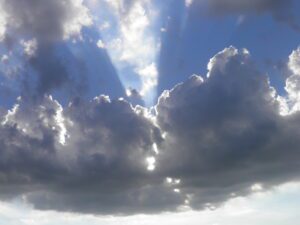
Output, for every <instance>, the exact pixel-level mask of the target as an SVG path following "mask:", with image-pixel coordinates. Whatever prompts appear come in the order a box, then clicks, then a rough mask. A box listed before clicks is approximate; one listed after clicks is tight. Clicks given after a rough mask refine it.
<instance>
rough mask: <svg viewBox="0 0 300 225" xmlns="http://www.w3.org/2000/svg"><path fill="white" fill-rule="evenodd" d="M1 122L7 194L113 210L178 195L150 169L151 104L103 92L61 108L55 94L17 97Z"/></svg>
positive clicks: (154, 136)
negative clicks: (135, 104) (135, 105)
mask: <svg viewBox="0 0 300 225" xmlns="http://www.w3.org/2000/svg"><path fill="white" fill-rule="evenodd" d="M33 104H34V105H33ZM0 129H1V131H0V135H1V136H0V144H1V150H0V155H1V162H0V167H1V169H0V174H1V176H0V178H1V179H0V182H1V188H0V195H1V196H2V198H3V199H6V198H12V197H18V196H19V198H21V199H23V200H24V201H25V202H28V203H31V204H33V205H34V206H35V207H36V208H39V209H54V210H62V211H77V212H88V213H110V214H112V213H135V212H138V211H140V212H142V211H145V210H146V209H147V210H148V211H155V210H156V205H162V206H166V205H170V207H172V205H176V204H171V203H170V202H174V201H179V200H178V199H176V198H175V199H174V198H171V197H170V196H172V195H173V193H172V191H171V190H169V189H168V188H166V187H164V186H159V185H158V184H157V183H159V182H158V181H157V180H156V179H155V178H153V177H151V173H150V172H149V171H148V170H147V166H148V165H147V160H146V159H147V158H149V157H152V158H154V155H155V152H154V151H153V144H154V143H159V142H160V141H161V137H160V131H159V129H158V128H157V127H156V126H155V125H153V123H152V122H151V120H150V119H149V118H148V117H147V116H146V111H145V109H143V108H141V107H138V108H137V109H134V108H132V106H131V105H130V104H129V103H128V102H126V101H124V100H117V101H111V100H110V99H109V98H108V97H107V96H99V97H96V98H95V99H94V100H92V101H91V102H84V101H82V100H79V99H77V100H76V101H73V102H72V103H70V104H69V106H68V107H66V108H62V106H61V105H60V104H59V103H58V102H57V101H55V100H53V99H52V97H47V96H45V97H44V99H43V100H42V101H41V102H39V103H38V104H36V103H32V102H28V101H26V100H23V99H21V98H19V100H18V102H17V104H16V105H15V106H14V107H13V108H12V109H11V110H10V111H8V112H7V113H6V114H4V115H3V116H2V123H1V127H0ZM149 180H152V182H149ZM158 193H162V194H164V195H165V197H163V198H161V196H160V194H158ZM154 195H157V196H156V197H155V196H154Z"/></svg>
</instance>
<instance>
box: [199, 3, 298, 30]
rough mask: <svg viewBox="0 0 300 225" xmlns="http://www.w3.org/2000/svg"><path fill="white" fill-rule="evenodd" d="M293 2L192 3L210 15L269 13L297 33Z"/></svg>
mask: <svg viewBox="0 0 300 225" xmlns="http://www.w3.org/2000/svg"><path fill="white" fill-rule="evenodd" d="M296 3H297V2H296V1H293V0H253V1H248V0H210V1H197V0H195V1H194V6H196V7H197V6H198V7H203V6H204V5H205V6H206V7H207V9H208V11H209V13H211V14H212V15H221V16H222V15H228V14H237V15H241V14H246V15H247V14H253V13H255V14H263V13H270V14H271V15H272V16H273V17H274V18H275V19H276V20H277V21H280V22H283V23H286V24H288V25H289V26H291V27H292V28H293V29H295V30H297V31H299V30H300V25H299V21H297V19H296V14H295V13H294V11H293V6H294V4H296Z"/></svg>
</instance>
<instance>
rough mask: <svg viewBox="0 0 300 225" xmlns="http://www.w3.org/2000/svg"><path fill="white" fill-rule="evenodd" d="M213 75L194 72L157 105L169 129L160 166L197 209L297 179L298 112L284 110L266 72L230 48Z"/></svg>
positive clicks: (219, 58) (214, 63) (211, 68)
mask: <svg viewBox="0 0 300 225" xmlns="http://www.w3.org/2000/svg"><path fill="white" fill-rule="evenodd" d="M208 68H209V72H208V78H205V79H203V78H201V77H198V76H192V77H191V78H190V79H189V80H188V81H186V82H184V83H183V84H179V85H178V86H176V87H175V88H174V89H172V90H171V91H170V92H165V93H164V94H163V95H162V96H161V98H160V100H159V103H158V105H157V113H158V117H157V119H158V124H159V126H160V127H161V129H162V130H164V131H165V132H166V138H165V141H164V142H163V144H162V146H161V149H162V153H161V157H160V158H159V162H158V170H161V171H165V172H166V173H167V174H169V176H171V177H178V178H180V179H182V185H181V188H182V190H183V192H185V193H190V194H192V196H193V197H192V198H191V199H190V202H191V205H192V207H195V208H201V207H204V206H205V204H206V203H212V204H219V203H222V202H223V201H224V200H227V199H229V198H230V196H231V195H238V196H239V195H245V194H247V193H251V192H252V190H251V186H252V185H253V184H255V183H260V184H262V185H263V186H264V187H266V188H268V187H270V186H273V185H276V184H280V183H284V182H287V181H292V180H298V179H299V176H298V172H297V171H298V170H299V166H300V164H299V157H300V149H299V141H298V137H299V134H300V133H299V132H300V130H299V129H298V124H299V119H300V115H299V113H295V114H292V115H288V116H281V115H280V113H279V112H280V106H281V103H280V101H279V100H278V99H277V97H276V92H275V90H274V89H273V88H272V87H270V85H269V81H268V78H267V77H266V76H265V75H263V74H261V73H259V72H258V71H257V70H256V69H255V66H254V65H253V64H252V63H251V61H250V56H249V54H248V53H247V51H245V50H241V51H240V52H238V51H237V50H236V49H235V48H232V47H231V48H228V49H225V50H224V51H223V52H221V53H219V54H217V55H216V56H215V57H213V58H212V59H211V61H210V63H209V66H208Z"/></svg>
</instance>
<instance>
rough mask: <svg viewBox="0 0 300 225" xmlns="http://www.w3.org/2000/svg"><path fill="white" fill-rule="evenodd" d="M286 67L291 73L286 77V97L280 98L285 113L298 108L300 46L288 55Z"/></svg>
mask: <svg viewBox="0 0 300 225" xmlns="http://www.w3.org/2000/svg"><path fill="white" fill-rule="evenodd" d="M287 67H288V69H289V71H290V73H291V75H290V76H289V77H288V78H287V79H286V84H285V90H286V92H287V99H282V102H283V104H285V105H284V106H285V107H284V109H285V110H284V112H285V114H288V113H294V112H297V111H299V110H300V104H299V102H300V48H297V49H296V50H294V51H293V52H292V53H291V55H290V56H289V60H288V63H287Z"/></svg>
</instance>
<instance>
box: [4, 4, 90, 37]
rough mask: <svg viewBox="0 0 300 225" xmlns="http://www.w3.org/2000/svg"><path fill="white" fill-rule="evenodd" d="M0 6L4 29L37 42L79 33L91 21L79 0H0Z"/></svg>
mask: <svg viewBox="0 0 300 225" xmlns="http://www.w3.org/2000/svg"><path fill="white" fill-rule="evenodd" d="M0 6H1V9H2V11H3V15H4V21H5V22H2V24H3V23H4V25H5V27H6V32H13V33H12V35H16V34H19V35H25V36H29V37H31V38H36V39H38V40H39V41H53V40H59V39H66V38H69V37H71V36H74V35H78V34H80V31H81V28H82V27H83V26H88V25H90V24H91V23H92V20H91V17H90V15H89V13H88V9H87V8H86V7H85V6H84V5H83V3H82V0H63V1H59V0H51V1H46V0H42V1H37V0H23V1H16V0H1V1H0ZM0 21H1V20H0ZM0 26H1V22H0ZM2 27H4V26H3V25H2ZM0 29H1V28H0Z"/></svg>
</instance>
